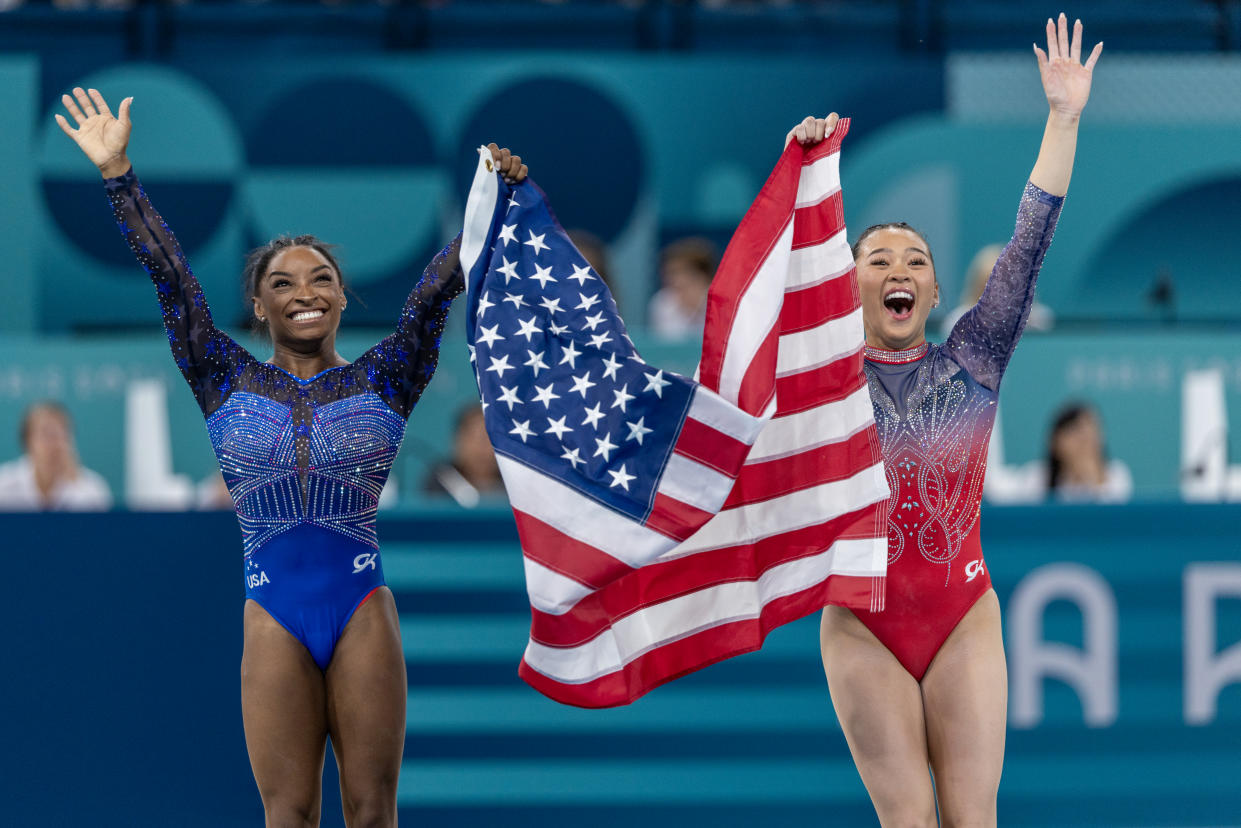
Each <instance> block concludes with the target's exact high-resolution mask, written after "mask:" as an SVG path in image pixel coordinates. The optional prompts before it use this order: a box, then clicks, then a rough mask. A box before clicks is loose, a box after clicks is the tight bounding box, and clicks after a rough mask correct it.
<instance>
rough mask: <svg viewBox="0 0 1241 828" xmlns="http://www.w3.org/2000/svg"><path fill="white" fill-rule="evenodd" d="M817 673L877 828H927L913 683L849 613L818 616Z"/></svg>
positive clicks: (917, 692) (928, 790) (930, 804)
mask: <svg viewBox="0 0 1241 828" xmlns="http://www.w3.org/2000/svg"><path fill="white" fill-rule="evenodd" d="M820 645H821V648H822V653H823V669H824V670H825V671H826V673H827V686H828V689H829V690H830V691H831V694H832V705H833V706H834V707H835V708H836V717H837V718H838V719H839V720H840V725H841V727H842V728H843V729H844V732H845V739H846V740H847V741H848V742H849V752H850V753H852V754H853V761H854V764H856V765H857V769H858V773H859V774H861V776H862V783H863V784H865V785H866V790H867V792H868V793H869V794H870V799H871V802H872V803H874V806H875V813H876V814H878V816H879V822H880V824H881V825H883V826H884V828H934V826H935V824H936V823H935V792H934V790H933V789H932V786H931V775H930V772H929V771H928V767H927V766H928V762H929V754H928V751H927V741H926V723H925V721H924V718H923V713H922V691H921V689H920V688H919V687H918V682H917V681H915V680H914V677H913V676H911V675H910V674H909V671H907V670H906V669H905V668H904V667H902V666H901V663H900V662H899V661H897V660H896V656H894V655H892V653H891V651H889V650H888V648H887V647H885V646H883V645H882V644H880V643H879V639H877V638H875V635H874V633H872V632H871V631H870V630H868V629H866V627H865V626H864V625H863V624H862V622H861V621H859V620H858V619H857V616H855V615H854V614H853V613H852V612H849V610H847V609H842V608H840V607H827V608H826V609H825V610H824V611H823V623H822V627H821V628H820Z"/></svg>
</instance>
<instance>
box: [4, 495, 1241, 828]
mask: <svg viewBox="0 0 1241 828" xmlns="http://www.w3.org/2000/svg"><path fill="white" fill-rule="evenodd" d="M1239 514H1241V511H1239V510H1238V508H1237V507H1232V506H1181V505H1158V506H1154V505H1139V506H1133V507H1116V508H1104V507H1077V508H1074V507H1059V508H1055V509H1049V508H1040V509H1024V508H1022V509H1014V508H1008V509H999V508H993V509H989V510H988V511H987V512H986V513H985V514H984V516H983V543H984V548H985V549H986V554H987V561H988V564H989V565H990V567H991V572H992V578H993V579H994V581H995V584H996V588H997V591H998V592H999V593H1000V597H1001V602H1002V605H1003V606H1004V608H1005V632H1006V638H1007V641H1008V648H1007V649H1008V661H1009V671H1010V675H1011V676H1013V677H1014V678H1013V680H1012V682H1011V684H1010V701H1011V704H1012V706H1013V708H1014V710H1015V708H1016V706H1017V705H1018V704H1020V703H1023V702H1019V701H1018V699H1019V698H1020V697H1024V698H1027V699H1028V698H1029V695H1030V693H1029V691H1030V689H1031V687H1034V686H1037V687H1038V688H1039V689H1040V690H1041V691H1042V701H1041V703H1039V704H1037V705H1036V707H1035V711H1036V713H1037V716H1036V717H1035V720H1034V721H1033V723H1030V718H1029V717H1028V716H1027V717H1026V719H1025V721H1026V722H1027V724H1025V725H1022V719H1021V717H1019V716H1017V715H1016V714H1015V713H1014V714H1013V715H1010V731H1009V735H1008V750H1007V759H1006V763H1005V771H1004V778H1003V782H1002V784H1001V788H1000V824H1002V825H1024V826H1046V825H1058V826H1088V825H1089V826H1094V825H1130V826H1171V825H1177V826H1207V825H1221V824H1225V823H1235V822H1237V814H1239V813H1241V789H1239V788H1238V787H1237V783H1236V780H1237V778H1238V775H1239V774H1241V752H1238V750H1237V745H1238V744H1239V743H1241V671H1238V670H1236V668H1235V667H1234V668H1232V670H1233V672H1234V673H1236V675H1232V676H1231V678H1229V679H1228V680H1227V681H1225V683H1224V685H1223V686H1222V689H1220V690H1219V692H1218V693H1217V694H1214V701H1215V702H1216V705H1217V707H1216V710H1215V712H1214V713H1213V714H1212V715H1211V716H1210V717H1209V718H1208V719H1207V720H1206V721H1205V722H1203V723H1201V724H1196V725H1190V724H1187V723H1186V722H1187V719H1186V710H1185V705H1186V698H1187V692H1188V690H1187V687H1186V681H1187V673H1186V670H1185V669H1184V667H1183V661H1184V657H1185V653H1186V647H1187V646H1194V644H1193V642H1192V641H1190V640H1189V636H1190V632H1189V630H1190V626H1191V625H1187V624H1186V619H1187V618H1188V616H1189V615H1190V614H1191V613H1192V611H1193V608H1192V607H1191V606H1188V605H1186V604H1185V601H1184V599H1183V587H1184V584H1185V579H1186V575H1187V573H1188V572H1192V571H1193V570H1192V567H1194V566H1196V565H1200V564H1203V563H1208V562H1221V561H1222V562H1225V563H1226V564H1227V566H1228V567H1231V570H1230V571H1231V572H1233V573H1235V575H1237V576H1241V564H1238V563H1236V559H1237V557H1238V555H1237V552H1238V550H1237V544H1236V541H1235V538H1234V535H1235V531H1234V530H1235V524H1236V521H1237V518H1238V515H1239ZM0 529H3V532H4V536H5V538H6V539H7V541H8V543H9V547H8V548H9V550H10V554H9V558H8V559H9V564H10V574H11V575H12V577H10V578H8V579H6V583H7V584H8V585H9V586H8V588H7V589H6V597H5V600H4V601H3V602H2V607H3V608H2V609H0V613H3V615H2V616H0V623H3V624H4V626H5V628H6V629H8V630H9V631H10V636H9V642H10V643H9V645H8V646H9V649H8V654H7V658H6V663H7V667H6V670H5V671H4V675H5V678H4V682H5V685H6V689H5V699H6V702H7V704H6V709H7V710H8V715H7V717H6V722H5V724H6V727H5V731H6V750H5V751H4V755H5V759H4V762H5V764H6V767H5V769H4V773H3V774H0V779H3V783H0V784H2V785H3V789H2V791H0V792H2V793H3V802H4V805H3V806H2V808H0V813H3V815H4V821H5V822H6V823H7V824H13V825H92V826H100V828H104V827H105V826H134V825H144V826H145V825H152V826H154V825H178V826H213V827H215V828H218V826H223V825H252V824H257V823H258V822H259V820H260V819H261V808H260V807H259V800H258V795H257V793H256V791H255V789H254V787H253V782H252V781H251V779H250V775H249V768H248V764H247V760H246V755H245V749H244V742H243V736H242V730H241V720H240V704H239V679H238V664H239V660H240V652H241V623H240V621H241V602H242V599H243V592H242V588H241V577H240V576H241V566H240V556H239V552H240V543H239V537H238V533H237V529H236V524H235V521H234V519H233V517H232V516H231V515H229V514H227V513H220V514H197V515H185V514H171V515H158V514H111V515H104V516H89V515H87V516H56V517H50V516H49V517H43V516H11V517H6V518H3V519H2V520H0ZM380 537H381V540H382V543H383V547H384V571H385V574H386V576H387V578H388V582H389V584H390V585H391V587H392V589H393V591H394V592H395V593H396V596H397V604H398V607H399V609H400V612H401V632H402V638H403V641H404V647H405V656H406V664H407V667H408V670H409V676H410V692H409V711H408V716H409V718H408V726H407V738H406V744H405V764H404V767H403V771H402V776H401V783H400V793H399V797H400V806H401V819H402V822H409V824H414V825H423V826H428V828H432V827H433V826H450V825H451V826H458V828H468V827H469V826H484V825H487V826H490V825H496V824H501V823H502V824H505V825H516V826H522V825H530V826H534V825H536V824H537V825H569V824H576V823H579V822H581V821H583V820H585V821H588V822H589V823H590V824H592V825H600V826H609V827H610V826H615V828H622V826H631V825H633V824H634V823H635V822H638V823H640V824H645V825H649V826H651V827H652V828H661V826H673V825H677V824H681V823H683V822H684V820H686V819H688V818H691V817H692V818H694V819H695V820H696V821H699V822H702V823H704V824H712V825H720V826H737V828H740V826H752V825H775V824H789V823H793V822H798V823H804V824H823V823H824V822H830V823H831V824H839V825H865V824H872V823H873V814H872V811H871V810H870V805H869V803H868V801H867V799H866V794H865V790H864V789H863V787H862V785H861V782H860V780H859V779H858V777H857V773H856V771H855V770H854V768H853V765H852V762H851V760H850V758H849V755H848V748H847V746H846V744H845V741H844V738H843V736H842V735H841V733H840V729H839V727H838V725H837V724H836V721H835V718H834V716H833V714H832V709H831V704H830V700H829V697H828V693H827V687H826V683H825V681H824V679H823V674H822V668H821V666H820V664H819V658H818V625H817V619H816V618H813V617H811V618H807V619H805V620H803V621H800V622H796V623H794V624H791V625H789V626H787V627H785V628H781V629H780V630H778V631H776V632H775V633H773V634H772V636H771V637H770V639H769V641H768V643H767V645H766V647H765V648H764V649H763V651H761V652H760V653H757V654H753V655H749V656H743V657H740V658H736V659H733V660H731V661H728V662H724V663H722V664H718V665H714V666H712V667H709V668H707V669H705V670H703V671H701V672H699V673H696V674H693V675H691V676H688V677H686V678H683V679H679V680H678V681H676V682H674V683H672V684H670V685H667V686H665V687H661V688H658V689H657V690H655V691H654V692H653V693H651V694H650V695H649V696H647V697H644V698H643V699H640V700H639V701H638V702H636V703H635V704H633V705H631V706H629V707H625V708H618V709H613V710H598V711H591V710H582V709H578V708H569V707H564V706H561V705H557V704H556V703H554V702H551V701H550V700H548V699H546V698H544V697H542V696H540V695H539V694H537V693H536V692H535V691H533V690H531V689H530V688H529V687H527V686H526V685H525V684H523V683H521V682H520V681H519V680H518V678H517V675H516V665H517V662H518V659H519V658H520V655H521V652H522V649H523V647H524V645H525V640H526V632H527V629H528V624H529V607H528V604H527V602H526V600H525V595H524V590H523V585H522V567H521V558H520V552H519V550H518V548H517V545H516V542H515V532H514V529H513V526H512V518H511V516H510V515H509V514H507V512H493V513H488V514H477V513H476V514H472V515H470V516H469V517H468V518H465V517H463V516H461V513H459V512H457V513H448V512H426V513H415V514H408V515H405V516H402V517H399V518H388V519H386V520H384V521H381V525H380ZM1065 566H1071V567H1080V568H1081V570H1079V572H1078V575H1077V576H1076V582H1077V583H1079V584H1080V583H1085V582H1092V583H1093V588H1094V589H1095V590H1096V591H1099V592H1100V594H1104V595H1108V596H1110V597H1111V600H1112V601H1113V602H1114V611H1112V612H1111V614H1108V613H1106V612H1105V613H1104V614H1103V615H1099V614H1097V613H1096V614H1092V613H1094V610H1088V611H1087V612H1083V608H1084V607H1085V603H1083V601H1082V600H1080V599H1078V598H1073V599H1071V600H1069V598H1070V596H1071V595H1072V590H1069V591H1067V592H1066V591H1065V590H1064V589H1063V587H1061V591H1060V592H1058V593H1057V592H1054V591H1053V592H1052V593H1049V600H1047V601H1046V602H1045V603H1044V604H1043V605H1040V606H1038V608H1037V609H1038V611H1037V612H1036V613H1033V614H1032V615H1030V618H1034V619H1037V621H1038V623H1039V624H1040V625H1041V627H1042V629H1041V631H1040V630H1038V629H1035V628H1034V627H1032V626H1031V623H1030V618H1025V619H1023V618H1022V617H1019V616H1020V615H1021V613H1019V612H1017V611H1016V605H1017V604H1018V603H1019V599H1018V598H1017V597H1016V596H1017V595H1018V594H1020V592H1021V591H1025V593H1026V594H1027V595H1028V594H1031V592H1032V591H1036V590H1037V589H1038V588H1039V586H1038V585H1039V584H1040V583H1044V584H1045V583H1046V582H1047V578H1048V576H1049V573H1052V572H1054V571H1056V569H1062V568H1063V567H1065ZM1070 580H1071V581H1072V580H1073V579H1070ZM1104 603H1106V602H1104ZM1210 607H1211V609H1212V610H1213V611H1214V612H1215V616H1216V617H1215V624H1214V630H1213V635H1212V640H1211V641H1210V642H1207V643H1208V645H1209V649H1210V653H1211V657H1212V659H1215V660H1217V661H1219V663H1223V661H1224V660H1227V658H1228V652H1229V650H1228V648H1230V647H1231V648H1232V650H1231V652H1232V653H1235V652H1237V648H1238V647H1241V643H1238V642H1241V594H1235V593H1234V594H1229V593H1227V592H1225V593H1224V594H1221V595H1219V596H1216V597H1215V599H1214V600H1212V602H1211V604H1210ZM1084 619H1086V620H1084ZM1099 625H1102V626H1101V627H1100V626H1099ZM1109 626H1111V627H1112V628H1113V629H1114V633H1113V634H1111V635H1108V634H1107V633H1106V628H1108V627H1109ZM1097 628H1098V629H1103V631H1104V633H1105V634H1104V636H1103V639H1104V644H1105V649H1106V650H1109V651H1111V652H1112V653H1114V667H1112V668H1109V669H1104V670H1102V671H1101V672H1099V673H1098V674H1097V680H1096V681H1094V682H1093V683H1090V682H1088V683H1087V684H1085V685H1082V686H1081V687H1080V688H1078V689H1072V688H1071V687H1070V685H1069V684H1068V683H1066V682H1065V681H1063V680H1062V679H1059V678H1056V677H1054V676H1053V677H1051V678H1046V677H1042V678H1039V680H1038V681H1037V683H1036V685H1035V684H1031V683H1030V682H1026V683H1025V684H1024V685H1023V686H1021V687H1019V686H1018V685H1019V684H1020V683H1021V681H1022V680H1021V679H1018V678H1017V676H1018V675H1020V674H1022V672H1023V670H1025V671H1026V672H1028V669H1027V668H1029V667H1030V666H1031V665H1032V664H1034V662H1033V661H1026V660H1027V659H1031V658H1034V657H1036V656H1037V653H1036V652H1035V651H1033V650H1031V649H1030V647H1028V646H1026V645H1022V644H1019V643H1018V639H1023V638H1025V639H1029V638H1031V637H1033V638H1034V639H1035V640H1036V641H1037V642H1038V643H1039V646H1044V644H1043V642H1044V641H1046V642H1052V643H1051V644H1050V645H1049V646H1055V644H1054V642H1060V643H1061V645H1062V646H1064V647H1067V648H1068V649H1067V650H1066V652H1068V653H1069V654H1070V655H1071V656H1077V655H1079V654H1080V653H1081V648H1082V646H1083V642H1084V640H1085V639H1086V638H1087V637H1090V636H1094V635H1097ZM1199 643H1201V642H1199ZM1234 660H1235V656H1234ZM1106 661H1107V660H1106V658H1104V659H1103V663H1104V664H1106ZM1083 695H1093V696H1097V697H1100V698H1103V699H1104V700H1105V701H1106V700H1107V699H1109V698H1110V699H1111V707H1112V718H1110V719H1108V720H1107V721H1105V722H1103V723H1096V724H1095V725H1093V726H1092V725H1089V724H1087V723H1086V721H1085V719H1086V714H1085V713H1084V712H1083V706H1084V705H1083ZM330 764H331V760H330V759H329V766H330ZM331 773H333V771H331V769H330V767H329V776H328V779H327V781H326V783H325V788H324V791H325V797H326V799H325V810H324V822H323V824H324V825H325V826H338V825H340V824H341V823H340V821H339V820H340V817H339V800H338V799H337V796H338V794H337V793H336V791H335V783H334V778H333V777H332V776H331Z"/></svg>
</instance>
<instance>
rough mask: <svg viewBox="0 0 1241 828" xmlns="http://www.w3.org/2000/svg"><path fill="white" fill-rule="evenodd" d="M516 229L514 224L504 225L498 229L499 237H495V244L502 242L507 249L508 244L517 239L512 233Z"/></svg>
mask: <svg viewBox="0 0 1241 828" xmlns="http://www.w3.org/2000/svg"><path fill="white" fill-rule="evenodd" d="M516 229H517V225H516V224H506V225H504V226H503V227H502V228H500V235H499V236H497V237H496V243H497V244H498V243H500V242H504V246H505V247H508V243H509V242H515V241H517V237H516V236H514V235H513V231H514V230H516Z"/></svg>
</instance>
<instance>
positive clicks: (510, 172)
mask: <svg viewBox="0 0 1241 828" xmlns="http://www.w3.org/2000/svg"><path fill="white" fill-rule="evenodd" d="M487 149H489V150H491V160H492V162H493V163H494V164H495V165H496V172H498V173H499V174H500V175H502V176H504V183H505V184H520V183H521V182H523V181H525V180H526V176H527V175H529V174H530V170H528V169H527V168H526V165H525V164H523V163H521V156H520V155H513V153H511V152H509V151H508V150H507V149H502V148H500V147H499V146H497V145H496V144H494V143H492V144H488V145H487Z"/></svg>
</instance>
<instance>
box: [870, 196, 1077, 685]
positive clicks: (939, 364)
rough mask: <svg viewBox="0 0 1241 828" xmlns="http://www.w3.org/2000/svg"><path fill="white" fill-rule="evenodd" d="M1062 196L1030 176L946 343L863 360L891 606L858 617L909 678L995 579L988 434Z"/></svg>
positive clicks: (922, 669) (919, 670) (919, 673)
mask: <svg viewBox="0 0 1241 828" xmlns="http://www.w3.org/2000/svg"><path fill="white" fill-rule="evenodd" d="M1063 201H1064V199H1063V198H1060V197H1056V196H1052V195H1049V194H1047V193H1045V192H1043V191H1042V190H1040V189H1039V188H1037V187H1035V186H1034V185H1033V184H1027V185H1026V188H1025V192H1024V193H1023V195H1022V198H1021V205H1020V208H1019V209H1018V212H1017V228H1016V232H1015V233H1014V235H1013V238H1012V240H1011V241H1010V242H1009V243H1008V245H1007V246H1006V247H1005V248H1004V251H1003V253H1001V254H1000V258H999V260H998V261H997V262H996V265H995V269H994V270H993V271H992V273H991V276H990V278H989V279H988V281H987V287H986V289H985V290H984V291H983V294H982V297H981V298H980V299H979V300H978V304H977V305H976V306H975V307H973V308H972V309H971V310H970V311H969V312H968V313H966V314H965V315H964V316H963V317H961V319H960V321H958V322H957V324H956V326H955V327H954V328H953V329H952V333H951V334H950V335H949V337H948V340H947V341H946V342H945V343H944V344H942V345H931V346H930V347H929V348H928V349H927V351H926V354H925V356H923V357H922V358H921V359H917V360H915V361H901V360H897V359H888V358H885V357H886V355H884V354H869V353H868V359H867V360H866V362H865V370H866V376H867V380H868V382H869V385H870V394H871V401H872V404H873V405H874V409H875V424H876V426H877V428H878V431H879V440H880V445H881V448H882V451H883V460H884V465H885V467H886V469H887V475H888V485H889V487H890V488H891V490H892V496H891V499H890V500H889V501H888V579H887V581H888V582H887V603H886V605H885V607H884V610H883V611H882V612H878V613H870V612H861V611H859V612H857V615H858V617H859V618H860V619H861V620H862V622H863V623H865V624H866V625H867V627H869V628H870V629H871V631H872V632H874V633H875V635H876V636H877V637H878V638H879V640H880V641H882V642H883V643H884V644H885V645H886V646H887V647H888V649H890V650H891V651H892V652H893V653H894V654H895V655H896V657H897V658H898V659H899V660H900V661H901V663H902V664H903V665H904V666H905V668H906V669H907V670H909V672H910V673H911V674H912V675H913V676H914V677H915V678H917V679H921V678H922V676H923V675H924V674H925V673H926V669H927V667H928V666H929V665H930V663H931V660H932V659H933V658H934V657H935V653H936V652H938V651H939V647H940V645H942V644H943V642H944V640H945V639H946V638H947V637H948V634H949V633H951V632H952V630H953V628H954V627H955V626H956V625H957V622H959V621H960V620H961V618H962V617H963V616H964V615H965V613H966V612H968V611H969V608H970V607H972V606H973V605H974V602H975V601H977V600H978V598H979V597H980V596H981V595H982V594H983V593H984V592H986V590H987V589H988V588H989V587H990V585H991V579H990V576H989V575H988V574H987V571H986V566H985V564H984V562H983V557H982V547H981V545H980V543H979V527H978V515H979V508H980V506H981V503H982V484H983V475H984V474H985V472H986V461H987V442H988V439H989V438H990V435H991V427H992V425H993V423H994V422H995V405H996V400H997V398H998V392H999V387H1000V380H1001V378H1002V377H1003V375H1004V369H1005V368H1006V367H1007V366H1008V361H1009V359H1010V358H1011V357H1012V354H1013V350H1014V349H1015V348H1016V346H1017V341H1018V339H1019V338H1020V337H1021V332H1022V330H1023V329H1024V328H1025V323H1026V317H1027V316H1028V315H1029V312H1030V306H1031V304H1032V303H1033V301H1034V286H1035V281H1036V279H1037V276H1038V271H1039V268H1040V267H1041V266H1042V263H1043V257H1044V255H1045V254H1046V252H1047V248H1048V246H1049V245H1050V244H1051V237H1052V233H1053V231H1054V230H1055V226H1056V221H1057V219H1058V218H1059V215H1060V208H1061V206H1062V204H1063ZM869 350H870V349H868V351H869ZM892 353H894V352H888V354H889V355H890V354H892ZM899 353H905V352H899ZM873 356H878V357H880V359H872V358H870V357H873ZM959 559H960V563H958V560H959Z"/></svg>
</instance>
